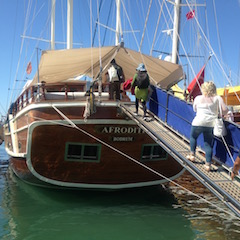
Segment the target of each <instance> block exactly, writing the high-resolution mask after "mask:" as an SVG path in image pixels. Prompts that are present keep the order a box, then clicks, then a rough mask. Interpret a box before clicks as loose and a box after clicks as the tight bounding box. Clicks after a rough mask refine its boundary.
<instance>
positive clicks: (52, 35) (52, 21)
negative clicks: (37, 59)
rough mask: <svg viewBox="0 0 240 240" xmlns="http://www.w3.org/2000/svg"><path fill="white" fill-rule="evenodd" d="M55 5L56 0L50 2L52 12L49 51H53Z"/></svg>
mask: <svg viewBox="0 0 240 240" xmlns="http://www.w3.org/2000/svg"><path fill="white" fill-rule="evenodd" d="M55 4H56V0H52V11H51V49H52V50H54V49H55Z"/></svg>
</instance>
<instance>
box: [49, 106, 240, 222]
mask: <svg viewBox="0 0 240 240" xmlns="http://www.w3.org/2000/svg"><path fill="white" fill-rule="evenodd" d="M52 107H53V109H54V110H55V111H56V112H57V113H58V114H59V115H60V116H62V118H63V119H65V120H66V121H67V122H68V123H69V124H70V125H71V127H73V128H76V129H77V130H78V131H80V132H82V133H84V134H86V135H87V136H89V137H91V138H93V139H95V140H96V141H98V142H100V143H101V144H103V145H104V146H106V147H108V148H110V149H112V150H113V151H115V152H117V153H119V154H120V155H122V156H124V157H126V158H127V159H129V160H131V161H133V162H134V163H136V164H138V165H140V166H142V167H143V168H145V169H147V170H149V171H150V172H152V173H154V174H156V175H157V176H159V177H162V178H164V179H165V180H167V181H169V182H171V183H173V184H174V185H176V186H178V187H179V188H181V189H183V190H185V191H187V192H188V193H190V194H191V195H193V196H196V197H198V198H199V199H201V200H202V201H204V202H206V203H208V204H209V205H211V206H213V207H215V208H217V209H219V210H221V211H223V212H225V213H227V214H229V215H232V216H233V217H236V215H235V214H233V213H232V212H229V211H227V210H225V209H223V208H221V207H218V206H216V204H213V203H212V202H210V201H208V200H206V199H205V198H203V197H201V196H199V195H198V194H196V193H194V192H192V191H190V190H188V189H187V188H185V187H183V186H181V185H180V184H178V183H176V182H174V181H173V180H171V179H170V178H168V177H166V176H164V175H162V174H161V173H159V172H157V171H155V170H154V169H152V168H150V167H148V166H146V165H145V164H143V163H141V162H139V161H137V160H136V159H134V158H133V157H131V156H129V155H127V154H125V153H123V152H122V151H120V150H118V149H117V148H115V147H113V146H111V145H110V144H108V143H106V142H104V141H102V140H101V139H99V138H97V137H95V136H93V135H92V134H90V133H89V132H87V131H85V130H83V129H81V128H79V127H78V126H76V124H75V123H74V122H73V121H72V120H70V119H69V118H68V117H67V116H66V115H65V114H64V113H63V112H61V111H60V110H59V109H58V108H57V107H56V106H54V105H52ZM57 124H58V122H57ZM237 218H239V217H237Z"/></svg>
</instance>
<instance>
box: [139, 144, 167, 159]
mask: <svg viewBox="0 0 240 240" xmlns="http://www.w3.org/2000/svg"><path fill="white" fill-rule="evenodd" d="M167 157H168V154H167V152H166V151H165V150H164V149H163V148H161V147H160V146H159V145H158V144H147V145H143V146H142V155H141V160H142V161H157V160H166V159H167Z"/></svg>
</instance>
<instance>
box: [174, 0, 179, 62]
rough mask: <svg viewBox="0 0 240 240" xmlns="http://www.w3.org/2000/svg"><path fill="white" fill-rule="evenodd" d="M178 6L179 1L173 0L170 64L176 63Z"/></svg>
mask: <svg viewBox="0 0 240 240" xmlns="http://www.w3.org/2000/svg"><path fill="white" fill-rule="evenodd" d="M180 4H181V0H175V5H174V23H173V44H172V63H178V55H177V53H178V45H179V41H178V35H179V21H180Z"/></svg>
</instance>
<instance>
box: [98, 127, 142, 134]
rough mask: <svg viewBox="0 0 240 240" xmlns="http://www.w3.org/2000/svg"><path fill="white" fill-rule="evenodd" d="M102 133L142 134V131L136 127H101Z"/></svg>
mask: <svg viewBox="0 0 240 240" xmlns="http://www.w3.org/2000/svg"><path fill="white" fill-rule="evenodd" d="M101 132H102V133H114V134H116V133H120V134H121V133H122V134H126V133H143V130H142V129H141V128H138V127H111V126H110V127H103V130H102V131H101Z"/></svg>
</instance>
